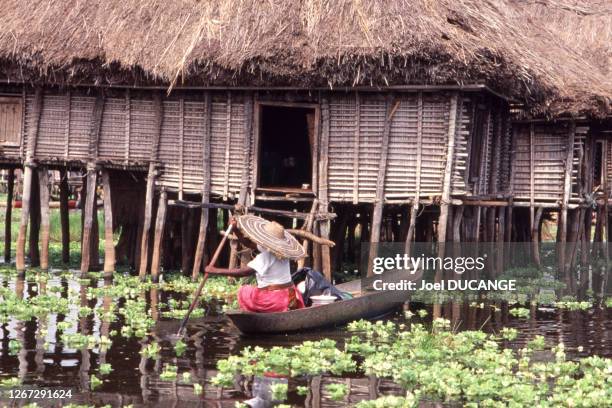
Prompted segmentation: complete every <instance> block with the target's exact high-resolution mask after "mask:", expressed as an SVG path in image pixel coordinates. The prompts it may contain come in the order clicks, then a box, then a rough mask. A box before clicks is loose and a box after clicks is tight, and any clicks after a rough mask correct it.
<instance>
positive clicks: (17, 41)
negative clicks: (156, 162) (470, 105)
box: [0, 0, 612, 115]
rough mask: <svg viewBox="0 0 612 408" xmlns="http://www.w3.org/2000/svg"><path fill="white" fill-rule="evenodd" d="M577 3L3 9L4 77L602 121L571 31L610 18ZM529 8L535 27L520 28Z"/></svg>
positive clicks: (598, 86) (295, 2)
mask: <svg viewBox="0 0 612 408" xmlns="http://www.w3.org/2000/svg"><path fill="white" fill-rule="evenodd" d="M568 4H569V5H568ZM587 4H588V5H587V6H582V8H577V7H575V6H573V5H572V4H571V3H569V2H567V1H555V2H552V1H538V2H537V4H533V3H532V2H524V1H518V0H388V1H382V0H379V1H375V0H301V1H299V0H267V1H263V0H234V1H220V0H206V1H196V0H173V1H165V0H120V1H119V0H88V1H85V0H73V1H66V0H62V1H59V0H31V1H20V0H5V1H4V3H3V12H2V13H0V58H1V59H2V60H3V62H4V64H3V65H2V69H1V70H2V71H4V74H5V76H9V77H10V78H11V79H13V80H39V79H43V80H45V81H48V82H53V81H56V82H58V83H72V84H76V83H79V82H85V81H96V83H99V84H108V83H123V84H125V83H128V84H141V85H142V84H151V83H158V84H164V85H168V86H169V85H171V84H174V83H176V85H177V86H180V85H181V84H192V85H212V84H215V85H252V86H278V85H292V86H332V87H336V86H352V85H375V86H384V85H391V84H415V83H417V84H421V83H428V84H430V83H435V84H457V83H459V84H461V83H485V84H488V85H489V86H491V87H493V88H494V89H496V90H498V91H500V92H502V93H504V94H506V95H507V96H509V97H513V98H517V99H519V100H521V101H523V102H525V103H527V104H528V106H529V107H530V108H531V110H532V112H534V113H553V114H561V113H565V112H567V113H571V114H582V113H588V114H594V115H603V114H607V112H608V109H609V105H610V100H611V98H612V86H611V84H610V79H609V78H608V77H607V76H606V75H605V73H606V70H607V69H609V61H605V60H600V59H599V58H598V57H596V56H593V54H592V53H590V52H589V51H585V50H584V49H583V48H586V47H590V46H591V43H590V42H588V41H585V42H582V43H579V42H578V40H575V39H576V36H575V35H573V33H572V32H571V31H577V30H581V27H582V25H581V24H580V21H581V19H586V18H588V19H592V20H591V21H592V27H593V33H596V32H598V31H600V30H598V26H599V24H600V21H601V22H604V23H605V22H606V21H608V22H609V18H610V14H609V10H608V11H606V10H605V9H603V8H602V7H599V8H598V7H591V6H590V2H589V3H587ZM534 7H535V8H537V9H538V15H540V14H541V15H542V18H531V17H530V14H529V13H531V11H530V10H531V9H532V8H534ZM584 10H586V12H583V13H580V11H584ZM577 11H578V12H577ZM547 13H551V14H553V15H555V16H556V15H558V13H569V14H571V13H574V14H576V16H575V17H571V19H574V20H575V21H576V23H575V24H573V25H570V26H569V27H568V29H567V30H565V29H564V27H563V25H562V24H560V25H559V26H558V27H557V28H558V29H557V28H555V26H554V24H552V25H551V26H550V27H548V26H547V25H545V24H542V21H544V22H547V20H548V19H547V18H546V15H547ZM593 16H597V17H593ZM568 18H570V17H568ZM600 19H601V20H600ZM609 26H610V24H608V26H607V27H600V29H602V30H603V29H606V30H608V31H609ZM559 30H560V31H559ZM564 30H565V31H567V33H566V32H565V31H564ZM559 32H563V33H564V36H563V37H560V35H559ZM608 34H609V32H608ZM574 41H576V42H574ZM585 54H586V56H588V58H586V57H585ZM602 66H603V69H602ZM560 101H561V102H563V103H562V104H559V102H560Z"/></svg>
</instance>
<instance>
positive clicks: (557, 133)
mask: <svg viewBox="0 0 612 408" xmlns="http://www.w3.org/2000/svg"><path fill="white" fill-rule="evenodd" d="M531 129H533V135H531ZM586 133H587V129H586V128H584V127H581V128H577V129H576V134H575V139H574V146H572V148H573V151H574V153H573V164H572V196H574V197H576V196H577V195H578V193H579V183H580V182H581V180H578V171H579V166H580V163H579V160H580V151H584V143H585V139H586ZM531 139H533V140H531ZM568 141H569V126H568V125H567V124H557V125H541V124H535V125H531V126H530V125H517V126H516V127H515V133H514V138H513V148H514V149H513V150H514V154H513V157H512V192H513V193H514V198H515V199H516V200H530V197H531V183H532V182H533V196H534V197H533V198H534V200H536V201H558V200H560V199H561V198H562V197H563V191H564V182H565V161H566V158H567V149H568ZM532 173H533V181H532V180H531V176H530V175H531V174H532Z"/></svg>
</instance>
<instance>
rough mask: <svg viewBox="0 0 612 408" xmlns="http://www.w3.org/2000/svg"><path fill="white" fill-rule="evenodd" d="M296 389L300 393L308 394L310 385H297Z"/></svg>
mask: <svg viewBox="0 0 612 408" xmlns="http://www.w3.org/2000/svg"><path fill="white" fill-rule="evenodd" d="M295 391H296V392H297V394H298V395H302V396H303V395H307V394H308V387H306V386H305V385H298V386H297V387H295Z"/></svg>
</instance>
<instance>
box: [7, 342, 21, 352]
mask: <svg viewBox="0 0 612 408" xmlns="http://www.w3.org/2000/svg"><path fill="white" fill-rule="evenodd" d="M22 347H23V345H22V344H21V342H20V341H19V340H15V339H11V340H9V343H8V348H9V353H10V354H12V355H15V354H17V353H18V352H19V350H21V348H22Z"/></svg>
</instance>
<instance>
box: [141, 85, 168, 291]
mask: <svg viewBox="0 0 612 408" xmlns="http://www.w3.org/2000/svg"><path fill="white" fill-rule="evenodd" d="M153 105H154V109H155V135H154V138H153V141H152V143H151V155H150V157H151V161H150V162H149V172H148V175H147V190H146V193H145V210H144V224H143V229H142V238H141V241H140V265H139V271H138V276H139V277H140V279H141V280H143V279H144V278H145V276H146V274H147V266H148V259H149V236H150V230H151V219H152V218H153V196H154V194H155V191H154V189H155V179H156V178H157V164H156V162H157V156H158V151H159V139H160V137H161V126H162V118H163V114H164V112H163V104H162V100H161V96H160V95H159V93H155V94H154V96H153Z"/></svg>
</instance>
